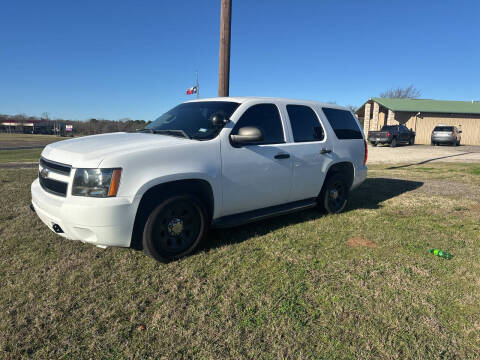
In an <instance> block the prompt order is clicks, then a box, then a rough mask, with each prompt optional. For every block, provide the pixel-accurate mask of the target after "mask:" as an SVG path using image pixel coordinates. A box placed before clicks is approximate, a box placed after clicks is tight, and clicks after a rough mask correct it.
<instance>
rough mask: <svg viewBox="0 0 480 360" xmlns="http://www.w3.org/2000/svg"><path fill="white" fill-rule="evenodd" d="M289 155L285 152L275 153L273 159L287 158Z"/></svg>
mask: <svg viewBox="0 0 480 360" xmlns="http://www.w3.org/2000/svg"><path fill="white" fill-rule="evenodd" d="M289 157H290V154H287V153H280V154H277V155H275V159H288V158H289Z"/></svg>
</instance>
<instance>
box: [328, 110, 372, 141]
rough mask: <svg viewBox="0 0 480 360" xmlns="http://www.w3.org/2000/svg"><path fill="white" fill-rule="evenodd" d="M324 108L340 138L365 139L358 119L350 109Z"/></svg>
mask: <svg viewBox="0 0 480 360" xmlns="http://www.w3.org/2000/svg"><path fill="white" fill-rule="evenodd" d="M322 110H323V113H324V114H325V116H326V117H327V120H328V122H329V123H330V125H331V126H332V129H333V131H334V132H335V135H336V136H337V138H338V139H339V140H348V139H363V136H362V132H361V130H360V128H359V127H358V125H357V121H356V120H355V118H354V117H353V115H352V113H351V112H350V111H347V110H341V109H332V108H322Z"/></svg>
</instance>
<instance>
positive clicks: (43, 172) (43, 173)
mask: <svg viewBox="0 0 480 360" xmlns="http://www.w3.org/2000/svg"><path fill="white" fill-rule="evenodd" d="M40 176H41V177H42V178H43V179H46V178H48V169H45V168H43V169H42V170H41V171H40Z"/></svg>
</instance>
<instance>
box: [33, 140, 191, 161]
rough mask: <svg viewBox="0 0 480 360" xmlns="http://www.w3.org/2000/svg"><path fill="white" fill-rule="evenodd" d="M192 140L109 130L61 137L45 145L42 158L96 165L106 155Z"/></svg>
mask: <svg viewBox="0 0 480 360" xmlns="http://www.w3.org/2000/svg"><path fill="white" fill-rule="evenodd" d="M191 141H194V140H190V139H184V138H176V137H173V136H167V135H159V134H150V133H110V134H102V135H93V136H84V137H79V138H75V139H70V140H63V141H58V142H55V143H52V144H50V145H47V146H46V147H45V149H43V151H42V157H44V158H46V159H48V160H52V161H56V162H59V163H63V164H69V165H72V166H73V167H87V168H96V167H98V166H99V165H100V163H101V162H102V160H103V159H105V157H107V156H108V155H112V154H115V155H118V154H119V153H122V152H132V151H137V150H143V149H145V148H152V147H166V146H172V145H176V144H181V143H183V144H184V143H185V142H191Z"/></svg>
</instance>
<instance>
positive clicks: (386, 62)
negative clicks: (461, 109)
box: [0, 0, 480, 120]
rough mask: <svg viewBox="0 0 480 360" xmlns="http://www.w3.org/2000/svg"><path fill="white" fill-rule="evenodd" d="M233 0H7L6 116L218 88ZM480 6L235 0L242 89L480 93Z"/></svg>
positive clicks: (115, 108) (151, 101)
mask: <svg viewBox="0 0 480 360" xmlns="http://www.w3.org/2000/svg"><path fill="white" fill-rule="evenodd" d="M219 3H220V0H196V1H194V0H184V1H173V0H172V1H164V0H151V1H140V0H137V1H123V0H116V1H110V0H97V1H90V0H82V1H65V0H62V1H48V0H45V1H33V0H32V1H22V0H16V1H2V2H1V4H0V19H1V21H0V44H1V46H0V52H1V53H0V84H1V86H0V113H3V114H16V113H26V114H27V115H40V114H41V113H43V112H48V113H49V114H50V116H51V117H60V118H69V119H79V120H83V119H87V118H90V117H96V118H107V119H120V118H124V117H130V118H133V119H145V120H150V119H153V118H155V117H156V116H158V115H159V114H161V113H162V112H164V111H166V110H168V109H169V108H171V107H172V106H174V105H176V104H177V103H179V102H182V101H184V100H187V99H192V98H193V97H192V96H187V95H185V90H186V89H187V88H188V87H190V86H193V85H194V80H195V71H197V70H198V71H199V73H200V92H201V94H200V95H201V97H207V96H208V97H211V96H216V94H217V86H218V41H219V15H220V14H219V12H220V10H219V9H220V7H219ZM479 14H480V2H479V1H477V0H472V1H462V0H457V1H450V0H442V1H425V0H424V1H422V0H416V1H408V0H401V1H396V0H391V1H385V0H384V1H381V0H364V1H358V0H357V1H354V0H352V1H347V0H345V1H342V0H336V1H335V0H310V1H309V0H303V1H301V0H296V1H294V0H290V1H286V0H233V15H232V50H231V51H232V52H231V57H232V58H231V78H230V95H231V96H242V95H256V96H282V97H293V98H302V99H313V100H319V101H336V102H337V103H338V104H342V105H347V104H353V105H361V104H362V103H363V102H364V101H365V100H367V99H368V98H369V97H372V96H377V95H378V94H379V93H380V92H381V91H383V90H386V89H388V88H390V87H395V86H408V85H410V84H414V85H415V86H416V87H417V88H418V89H420V90H421V92H422V97H425V98H434V99H451V100H472V99H476V100H480V46H479V43H480V27H479V25H478V20H479Z"/></svg>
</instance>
